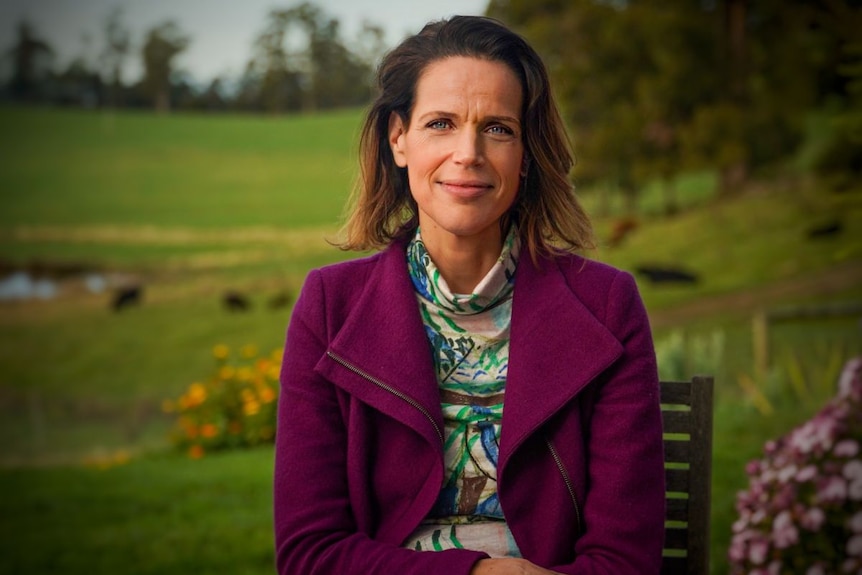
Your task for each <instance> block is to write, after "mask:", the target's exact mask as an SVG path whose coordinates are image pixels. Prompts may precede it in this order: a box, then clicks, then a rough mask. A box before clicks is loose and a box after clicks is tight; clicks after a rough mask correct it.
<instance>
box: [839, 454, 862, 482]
mask: <svg viewBox="0 0 862 575" xmlns="http://www.w3.org/2000/svg"><path fill="white" fill-rule="evenodd" d="M842 473H843V474H844V477H846V478H847V479H848V480H849V481H862V461H859V460H858V459H852V460H850V461H848V462H847V463H846V464H845V465H844V469H843V470H842Z"/></svg>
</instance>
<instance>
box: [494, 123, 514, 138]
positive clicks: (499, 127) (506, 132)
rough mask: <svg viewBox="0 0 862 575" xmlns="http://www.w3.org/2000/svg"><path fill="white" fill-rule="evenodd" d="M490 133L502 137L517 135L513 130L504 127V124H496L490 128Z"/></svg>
mask: <svg viewBox="0 0 862 575" xmlns="http://www.w3.org/2000/svg"><path fill="white" fill-rule="evenodd" d="M488 131H489V132H491V133H492V134H496V135H500V136H511V135H513V134H514V133H515V131H514V130H512V128H510V127H508V126H504V125H503V124H494V125H493V126H489V127H488Z"/></svg>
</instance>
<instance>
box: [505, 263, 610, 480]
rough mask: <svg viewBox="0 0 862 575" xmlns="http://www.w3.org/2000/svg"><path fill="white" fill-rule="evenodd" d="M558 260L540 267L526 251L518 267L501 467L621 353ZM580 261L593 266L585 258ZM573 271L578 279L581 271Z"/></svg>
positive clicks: (571, 274) (572, 275)
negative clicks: (580, 297)
mask: <svg viewBox="0 0 862 575" xmlns="http://www.w3.org/2000/svg"><path fill="white" fill-rule="evenodd" d="M559 261H561V260H559V259H549V258H545V259H542V260H541V261H540V262H539V266H538V267H537V266H536V265H535V264H534V263H533V261H532V258H531V257H530V255H529V254H527V253H525V254H524V255H523V257H522V258H521V261H520V262H519V263H518V269H517V271H516V272H515V292H514V299H513V302H512V328H511V341H510V344H509V372H508V375H507V379H506V399H505V400H504V402H505V403H504V408H503V427H502V430H503V431H502V434H501V438H500V443H501V445H500V454H501V455H500V457H501V461H500V465H501V466H502V465H503V464H504V461H505V459H506V458H507V457H506V456H508V455H509V454H511V453H512V452H513V451H514V450H515V449H517V447H518V446H519V445H520V444H521V443H522V442H523V440H524V439H526V437H527V436H528V435H529V434H530V433H532V432H533V431H535V430H536V429H537V428H538V427H539V426H540V425H541V424H542V423H544V422H545V421H547V420H548V419H549V418H550V417H551V416H552V415H554V413H556V412H557V411H558V410H559V409H560V408H562V407H563V406H564V405H565V404H566V403H568V402H570V401H571V400H572V399H573V398H574V397H575V396H576V395H577V394H578V393H579V392H580V391H581V390H582V389H583V388H584V387H585V386H586V385H587V384H588V383H589V382H591V381H592V380H593V379H595V378H596V377H597V376H598V375H599V374H600V373H601V372H603V371H604V370H605V369H607V368H608V367H609V366H610V365H611V364H612V363H613V362H614V361H616V360H617V359H618V358H619V357H620V356H621V355H622V351H623V348H622V345H621V344H620V342H619V341H617V339H616V337H614V336H613V334H611V332H610V331H609V330H608V329H607V328H606V327H605V326H604V325H603V324H602V323H601V321H600V320H599V319H597V318H596V317H595V316H594V315H593V314H592V312H590V310H589V309H587V308H586V306H584V304H583V303H582V302H581V300H580V299H579V298H578V297H577V296H576V295H575V293H574V291H573V289H572V287H571V286H570V285H569V284H568V283H567V278H566V275H565V274H564V273H563V271H562V270H561V269H560V267H559ZM568 261H569V262H571V260H568ZM576 262H577V263H580V264H581V265H585V266H588V265H590V262H589V261H587V260H581V259H580V258H577V260H576ZM569 275H570V276H571V277H574V280H573V281H575V282H576V281H578V272H577V271H574V272H571V273H570V274H569ZM588 289H590V288H589V286H587V287H586V288H581V291H585V290H588Z"/></svg>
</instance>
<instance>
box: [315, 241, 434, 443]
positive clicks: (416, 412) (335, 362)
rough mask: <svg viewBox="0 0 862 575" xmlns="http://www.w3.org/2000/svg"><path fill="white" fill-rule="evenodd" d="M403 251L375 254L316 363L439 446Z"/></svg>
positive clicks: (427, 363) (429, 367) (427, 361)
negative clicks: (357, 294) (354, 300)
mask: <svg viewBox="0 0 862 575" xmlns="http://www.w3.org/2000/svg"><path fill="white" fill-rule="evenodd" d="M405 257H406V256H405V252H404V246H403V245H402V243H401V242H396V243H395V244H393V245H392V246H390V247H389V248H388V249H387V250H384V251H383V252H382V253H381V254H380V257H379V258H378V259H377V260H376V262H375V264H374V269H372V270H371V271H370V272H369V273H368V274H367V276H366V277H365V280H364V281H365V285H364V286H363V288H362V294H361V295H360V297H359V299H358V300H357V303H356V305H355V306H354V307H353V309H352V310H351V311H350V313H349V315H348V316H347V318H346V320H345V321H344V323H343V324H342V327H341V329H340V330H339V331H338V333H337V334H335V335H334V338H333V339H332V343H331V344H330V347H329V352H330V353H329V354H328V355H327V356H324V357H323V358H322V359H321V360H320V362H319V363H318V365H317V369H318V371H319V372H321V373H322V374H323V375H324V376H325V377H327V378H328V379H330V381H332V382H333V383H335V384H336V385H338V386H340V387H341V388H343V389H345V390H346V391H347V392H349V393H350V394H351V395H353V396H355V397H356V398H358V399H359V400H361V401H362V402H364V403H367V404H368V405H370V406H372V407H373V408H375V409H377V410H379V411H381V412H383V413H385V414H386V415H388V416H390V417H392V418H394V419H396V420H398V421H400V422H401V423H403V424H404V425H406V426H408V427H410V428H412V429H414V430H416V431H417V432H418V433H420V434H421V435H422V436H424V437H426V438H427V439H428V442H429V443H430V444H431V445H432V446H437V449H438V450H439V451H441V452H442V443H443V441H442V430H443V415H442V411H441V407H440V394H439V391H438V389H437V377H436V374H435V372H434V364H433V360H432V358H431V351H430V348H429V346H428V342H427V338H426V336H425V331H424V328H423V326H422V319H421V317H420V316H419V307H418V304H417V302H416V296H415V293H414V291H413V286H412V283H411V282H410V278H409V276H408V272H407V264H406V260H405ZM357 281H362V278H357ZM381 326H383V327H382V328H381ZM333 356H334V357H333ZM348 366H351V367H352V368H355V369H351V367H348ZM357 370H358V372H357ZM359 372H361V373H359Z"/></svg>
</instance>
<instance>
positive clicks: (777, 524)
mask: <svg viewBox="0 0 862 575" xmlns="http://www.w3.org/2000/svg"><path fill="white" fill-rule="evenodd" d="M772 541H773V542H774V543H775V546H776V547H777V548H778V549H785V548H787V547H790V546H791V545H793V544H794V543H797V542H798V541H799V530H798V529H797V528H796V526H795V525H794V524H793V518H792V517H791V516H790V512H789V511H782V512H781V513H779V514H778V515H777V516H776V517H775V521H773V522H772Z"/></svg>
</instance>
